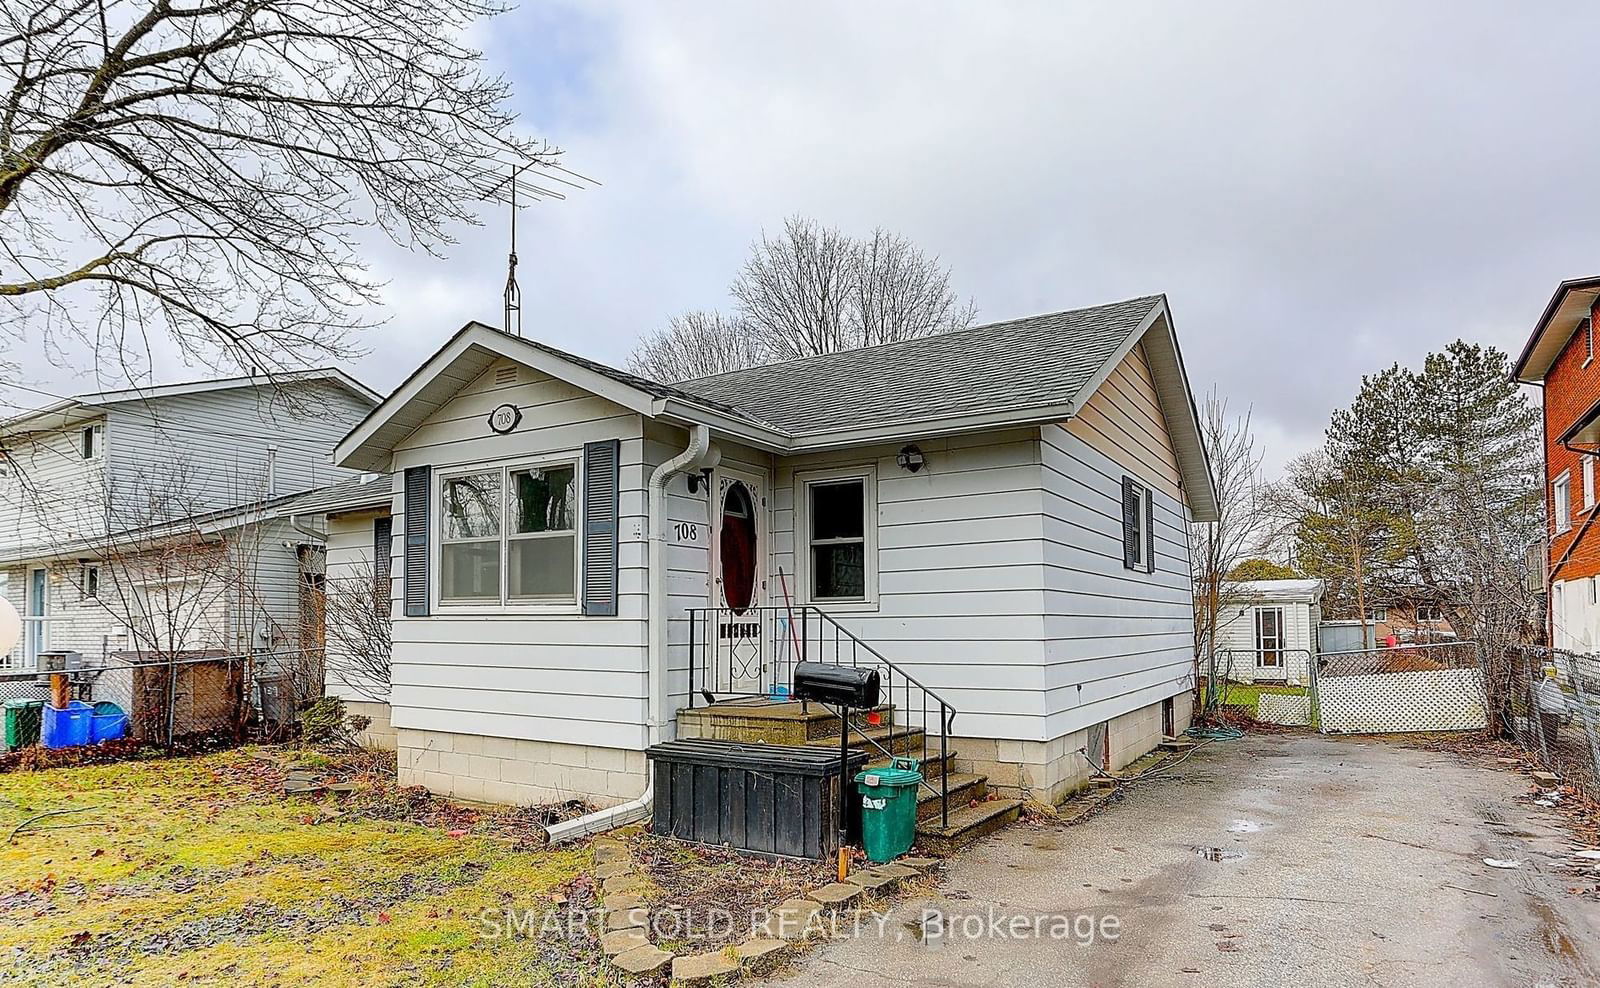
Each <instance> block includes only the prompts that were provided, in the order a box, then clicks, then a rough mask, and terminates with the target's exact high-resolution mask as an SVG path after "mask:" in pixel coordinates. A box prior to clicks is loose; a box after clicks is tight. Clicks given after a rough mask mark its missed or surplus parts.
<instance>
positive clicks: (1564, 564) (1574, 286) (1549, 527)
mask: <svg viewBox="0 0 1600 988" xmlns="http://www.w3.org/2000/svg"><path fill="white" fill-rule="evenodd" d="M1596 319H1600V276H1595V277H1589V278H1579V279H1574V280H1571V281H1564V282H1562V283H1561V285H1560V286H1559V287H1558V288H1557V289H1556V292H1555V295H1554V296H1553V297H1552V298H1551V299H1550V303H1549V304H1548V305H1546V306H1545V309H1544V313H1543V314H1542V315H1541V316H1540V317H1539V321H1538V323H1537V324H1535V326H1534V328H1533V334H1532V335H1531V336H1530V337H1529V338H1528V343H1527V345H1526V346H1524V347H1523V349H1522V355H1521V356H1520V357H1519V358H1518V359H1517V365H1516V368H1515V370H1514V371H1513V376H1514V377H1515V378H1516V380H1518V381H1520V382H1522V383H1524V384H1534V385H1539V386H1540V387H1541V388H1542V389H1543V392H1544V464H1545V519H1546V535H1547V538H1548V544H1549V551H1548V556H1547V564H1548V568H1547V570H1546V574H1547V580H1548V584H1549V588H1550V612H1549V615H1550V643H1551V644H1552V645H1554V646H1555V647H1557V648H1572V649H1592V648H1595V647H1597V646H1600V525H1597V524H1595V520H1596V516H1597V514H1600V513H1597V512H1596V511H1595V503H1596V488H1595V460H1596V456H1597V455H1600V364H1596V362H1595V326H1594V324H1595V320H1596Z"/></svg>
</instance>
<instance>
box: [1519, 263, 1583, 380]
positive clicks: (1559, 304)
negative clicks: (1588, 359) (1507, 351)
mask: <svg viewBox="0 0 1600 988" xmlns="http://www.w3.org/2000/svg"><path fill="white" fill-rule="evenodd" d="M1596 298H1600V275H1596V276H1593V277H1589V278H1570V279H1568V280H1566V281H1563V282H1562V283H1561V284H1559V285H1557V286H1556V292H1555V294H1554V295H1552V296H1550V301H1549V302H1548V303H1547V304H1546V305H1545V307H1544V312H1543V313H1541V314H1540V316H1539V321H1538V322H1537V323H1535V324H1534V327H1533V333H1532V334H1530V335H1529V336H1528V342H1527V343H1525V344H1523V347H1522V353H1521V355H1519V356H1518V357H1517V363H1516V366H1515V367H1513V368H1512V369H1511V379H1512V380H1514V381H1520V382H1522V383H1523V384H1541V383H1543V382H1544V378H1545V375H1546V374H1548V373H1550V367H1551V365H1552V364H1554V363H1555V362H1556V358H1557V357H1559V356H1561V351H1562V350H1564V349H1566V346H1567V341H1568V340H1570V339H1572V334H1573V333H1575V332H1577V330H1578V326H1579V325H1580V324H1582V322H1583V320H1585V319H1587V318H1588V317H1589V312H1590V310H1591V309H1592V308H1594V303H1595V299H1596Z"/></svg>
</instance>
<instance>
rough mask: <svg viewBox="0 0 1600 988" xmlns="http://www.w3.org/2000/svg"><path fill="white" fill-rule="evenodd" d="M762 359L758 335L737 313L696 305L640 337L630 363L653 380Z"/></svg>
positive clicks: (678, 377) (717, 370)
mask: <svg viewBox="0 0 1600 988" xmlns="http://www.w3.org/2000/svg"><path fill="white" fill-rule="evenodd" d="M762 359H763V355H762V353H761V351H760V349H759V348H757V346H756V340H755V335H754V334H753V333H751V332H750V328H749V327H748V326H746V325H745V324H744V323H743V322H742V321H741V320H740V319H739V318H738V317H736V316H725V315H723V314H722V313H720V312H709V311H706V310H704V309H696V310H693V311H691V312H685V313H683V314H682V315H678V316H673V317H672V320H671V321H670V322H669V323H667V328H666V329H664V330H662V331H660V332H658V333H651V334H649V335H647V336H645V337H644V339H642V340H640V341H639V345H638V347H637V348H635V349H634V351H633V355H632V356H631V357H630V358H629V359H628V367H629V368H630V369H631V370H633V372H634V373H636V374H641V375H643V376H645V377H648V378H650V379H651V380H654V381H687V380H689V379H691V378H696V377H710V376H712V375H713V374H722V373H725V372H727V371H731V370H740V369H742V368H745V367H753V366H754V365H756V364H759V363H761V361H762Z"/></svg>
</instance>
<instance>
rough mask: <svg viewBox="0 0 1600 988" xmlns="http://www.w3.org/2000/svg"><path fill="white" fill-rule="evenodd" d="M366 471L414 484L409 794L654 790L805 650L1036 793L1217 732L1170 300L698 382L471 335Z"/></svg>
mask: <svg viewBox="0 0 1600 988" xmlns="http://www.w3.org/2000/svg"><path fill="white" fill-rule="evenodd" d="M336 462H337V463H338V464H339V465H340V466H341V467H344V468H346V469H349V470H359V471H370V472H374V473H389V474H391V475H392V476H393V487H392V497H393V502H392V504H393V508H394V511H393V516H392V517H393V521H392V529H391V534H392V544H391V546H390V549H389V556H390V559H391V560H392V563H391V568H390V572H391V574H392V607H393V624H392V634H393V646H392V647H393V663H392V676H391V679H392V684H391V690H390V697H389V699H390V704H391V721H392V724H393V728H394V730H395V733H396V742H397V745H398V751H399V766H400V774H401V780H402V781H403V782H405V783H409V784H422V785H426V786H427V787H428V788H430V789H433V790H435V791H439V792H443V793H448V794H452V795H455V796H458V797H465V798H473V799H482V800H489V801H500V802H513V803H523V802H536V801H545V800H549V799H552V798H566V797H570V796H582V797H585V798H588V799H590V800H593V801H595V802H597V803H600V804H618V803H622V804H625V805H628V806H637V805H639V804H640V802H641V801H648V799H649V798H650V796H651V789H650V786H651V783H649V781H648V780H647V778H646V759H645V757H644V752H645V750H646V748H647V747H649V746H650V745H651V744H653V743H655V742H657V741H660V740H663V739H669V738H671V737H673V736H674V735H675V734H676V733H677V731H678V727H679V715H680V711H683V709H684V708H686V707H690V706H692V705H699V706H700V707H702V708H703V706H704V704H705V703H706V702H716V703H719V704H720V703H723V702H726V701H729V700H730V698H732V699H740V700H742V701H743V702H747V703H752V704H759V703H761V702H771V703H774V704H777V703H781V702H783V700H784V699H785V698H786V691H787V688H788V676H789V673H790V671H791V670H792V667H793V662H794V661H795V660H796V659H798V658H802V657H804V658H812V659H817V658H822V659H826V660H829V661H842V662H851V661H865V662H869V663H879V664H881V665H882V667H883V669H884V671H885V673H886V674H887V675H886V678H887V679H888V680H889V692H890V694H891V696H892V697H893V702H894V703H896V704H897V705H901V706H910V707H913V708H914V707H915V705H916V703H917V702H918V701H919V700H920V701H921V702H923V703H924V704H926V703H927V702H928V700H927V697H928V696H934V697H935V698H936V699H935V701H934V702H935V706H937V704H938V703H940V702H942V703H944V704H946V705H947V707H948V711H949V713H950V715H951V716H950V717H949V719H948V726H949V732H948V733H949V734H950V735H951V737H950V744H951V746H952V747H953V748H954V749H955V750H954V751H951V752H950V753H949V755H950V758H951V759H953V762H947V763H946V764H954V765H957V766H961V767H963V770H972V771H977V770H980V769H981V770H983V771H985V772H987V773H988V777H989V780H990V781H991V782H992V783H993V784H994V785H996V786H998V787H1000V788H1002V789H1006V790H1009V791H1012V792H1025V793H1029V794H1032V795H1034V796H1035V797H1037V798H1040V799H1047V800H1053V799H1056V798H1059V797H1060V796H1061V795H1063V794H1065V793H1066V792H1067V791H1069V790H1070V789H1072V788H1074V787H1075V786H1077V785H1079V784H1081V783H1082V782H1083V781H1084V780H1086V779H1087V778H1088V776H1089V772H1090V769H1089V763H1090V761H1094V762H1095V763H1096V764H1097V765H1109V766H1111V767H1115V766H1120V765H1124V764H1126V763H1128V762H1129V761H1131V760H1133V759H1134V758H1136V757H1138V756H1139V755H1141V754H1143V753H1144V752H1146V751H1148V750H1150V749H1151V748H1153V747H1154V746H1155V745H1157V744H1158V743H1159V742H1160V740H1161V738H1162V736H1163V734H1170V733H1174V732H1178V731H1182V730H1183V728H1184V727H1185V726H1187V724H1188V720H1189V714H1190V697H1191V690H1192V688H1193V686H1194V681H1193V674H1194V655H1193V645H1192V641H1193V610H1192V604H1193V600H1192V584H1191V577H1190V566H1189V559H1188V549H1187V546H1188V540H1187V529H1186V526H1187V525H1188V523H1189V522H1191V521H1205V520H1208V519H1211V518H1213V517H1214V516H1215V512H1216V504H1215V500H1216V496H1215V491H1214V487H1213V481H1212V476H1211V471H1210V468H1209V464H1208V461H1207V453H1206V450H1205V447H1204V443H1203V441H1202V438H1201V434H1200V430H1199V427H1198V419H1197V415H1196V411H1195V406H1194V402H1193V398H1192V395H1191V393H1190V388H1189V383H1188V380H1187V378H1186V375H1185V371H1184V367H1183V360H1182V357H1181V355H1180V352H1179V348H1178V340H1177V337H1176V335H1175V333H1174V330H1173V326H1172V319H1171V315H1170V312H1169V310H1168V305H1167V301H1166V299H1165V297H1164V296H1149V297H1144V298H1137V299H1132V300H1129V301H1125V302H1119V303H1116V304H1113V305H1104V306H1097V307H1094V308H1088V309H1079V310H1073V311H1066V312H1057V313H1051V314H1048V315H1041V316H1034V317H1031V318H1025V319H1017V320H1012V321H1008V322H1002V323H995V324H991V325H986V326H980V327H975V328H972V329H967V330H962V331H958V332H952V333H947V334H943V335H938V336H932V337H928V338H924V339H918V340H914V341H907V342H901V343H892V344H886V345H882V346H877V347H871V348H868V349H864V350H857V351H851V352H845V353H836V354H830V355H826V356H819V357H813V358H807V359H801V360H792V361H788V362H784V363H779V364H774V365H771V366H765V367H759V368H754V369H750V370H745V371H738V372H734V373H729V374H723V375H719V376H715V377H710V378H704V379H700V380H692V381H683V382H678V383H675V384H670V385H669V384H663V383H659V382H654V381H648V380H644V379H641V378H639V377H636V376H634V375H631V374H627V373H623V372H621V371H618V370H615V369H612V368H610V367H606V366H604V365H602V364H599V363H596V362H594V361H592V360H587V359H584V358H582V357H578V356H574V355H572V354H568V353H563V352H561V351H559V350H556V349H553V348H551V347H549V346H546V345H543V344H541V343H538V342H535V341H534V340H531V339H525V338H521V337H518V336H512V335H509V334H507V333H504V332H501V331H498V330H495V329H492V328H490V327H488V326H484V325H481V324H477V323H472V324H469V325H467V326H466V327H464V328H463V329H462V330H461V331H460V332H458V333H456V334H455V335H454V336H453V337H452V338H451V339H450V340H449V341H448V342H447V343H445V345H444V346H443V347H442V348H441V349H440V350H439V351H438V352H437V353H436V354H434V355H433V356H432V357H430V358H429V359H428V360H427V361H426V362H425V363H424V364H423V365H422V366H421V367H419V368H418V369H417V370H416V371H415V372H414V373H413V374H411V375H410V377H408V378H407V379H406V380H405V381H404V382H403V383H402V384H401V385H400V386H399V387H398V388H397V389H396V390H395V391H394V392H393V393H392V394H391V395H390V396H389V397H388V398H387V399H385V400H384V402H383V403H382V404H381V405H380V406H379V407H378V408H377V409H376V410H375V411H374V412H373V413H372V414H371V415H370V416H369V417H368V418H367V419H366V420H365V421H364V422H362V423H361V424H360V425H359V426H358V427H357V428H355V429H354V431H352V432H351V433H350V435H349V436H347V437H346V438H345V439H344V440H343V441H342V442H341V443H340V444H339V447H338V451H337V455H336ZM373 503H374V504H376V503H377V502H376V501H374V502H373ZM369 532H370V534H372V535H373V536H374V538H378V537H379V536H378V532H377V531H373V530H369V529H367V528H365V527H364V523H362V525H360V526H357V527H356V528H355V529H353V531H352V538H359V539H364V538H365V537H366V535H367V534H369ZM330 545H331V542H330ZM380 555H381V551H380ZM330 559H331V549H330ZM913 681H914V683H915V684H916V685H917V686H918V688H919V689H918V692H917V693H916V694H915V695H913V694H912V693H911V689H910V687H911V685H912V682H913ZM902 689H904V691H905V694H906V696H907V698H908V699H907V700H906V701H904V702H903V701H902V699H901V693H900V692H898V691H900V690H902ZM902 715H903V716H908V717H913V718H914V717H915V713H914V711H909V712H908V711H902ZM938 716H940V715H934V714H927V713H924V714H922V721H921V722H922V724H923V725H924V726H925V727H928V728H930V729H931V728H932V727H933V726H934V725H933V722H932V720H930V719H929V718H930V717H938Z"/></svg>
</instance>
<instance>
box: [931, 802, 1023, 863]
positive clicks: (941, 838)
mask: <svg viewBox="0 0 1600 988" xmlns="http://www.w3.org/2000/svg"><path fill="white" fill-rule="evenodd" d="M1021 816H1022V800H1020V799H990V800H985V801H983V802H980V803H979V804H978V805H976V806H971V805H967V806H962V807H961V809H959V810H957V809H955V808H953V807H952V808H951V810H950V826H948V827H940V826H939V821H938V820H937V819H934V820H926V821H923V822H920V823H918V824H917V840H918V843H919V845H920V846H922V847H924V848H926V849H928V850H929V851H932V852H934V853H936V854H943V853H946V852H948V851H953V850H955V849H956V848H958V847H960V846H962V845H963V844H968V843H971V842H972V841H975V840H977V839H978V838H980V837H983V836H985V835H987V834H992V833H994V832H995V831H996V830H999V829H1000V828H1001V827H1004V826H1006V825H1007V824H1009V823H1013V822H1015V821H1016V820H1017V819H1018V818H1019V817H1021Z"/></svg>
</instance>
